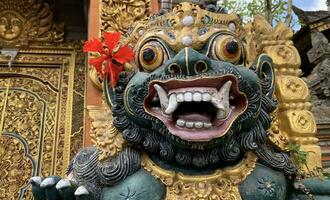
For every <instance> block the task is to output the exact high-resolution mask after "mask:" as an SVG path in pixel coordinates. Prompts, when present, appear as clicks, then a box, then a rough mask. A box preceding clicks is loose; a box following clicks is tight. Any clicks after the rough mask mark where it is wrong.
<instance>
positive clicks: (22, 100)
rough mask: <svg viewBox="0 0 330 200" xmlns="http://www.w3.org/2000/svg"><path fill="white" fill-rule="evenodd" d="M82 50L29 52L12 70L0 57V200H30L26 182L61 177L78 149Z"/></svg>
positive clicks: (65, 47)
mask: <svg viewBox="0 0 330 200" xmlns="http://www.w3.org/2000/svg"><path fill="white" fill-rule="evenodd" d="M81 46H82V43H81V42H76V43H70V44H62V46H58V47H56V48H55V47H52V48H45V47H42V46H35V47H30V48H29V49H25V50H21V51H19V54H18V57H17V59H16V60H14V62H13V65H12V67H11V68H8V67H7V66H6V64H7V58H5V57H3V56H0V115H1V118H0V133H1V135H0V167H2V169H5V170H4V173H1V174H0V180H1V181H0V193H1V194H0V199H32V196H31V193H30V185H29V184H28V180H29V178H30V177H31V176H50V175H53V174H56V175H60V176H64V175H65V173H66V169H67V166H68V164H69V161H70V159H71V156H72V155H73V154H75V153H76V152H77V151H78V149H79V148H81V147H82V144H83V141H82V140H83V139H82V138H83V120H84V118H83V116H84V88H85V65H84V59H85V58H84V55H83V53H82V52H81ZM38 54H40V57H39V59H35V57H37V56H38ZM44 61H45V62H44ZM74 81H77V82H76V83H75V82H74ZM76 109H78V110H80V112H78V111H76ZM73 111H75V113H76V115H75V116H74V115H73ZM15 170H16V171H15ZM18 170H19V173H20V176H17V171H18ZM17 177H19V179H20V181H16V179H17ZM2 181H4V182H2ZM5 183H6V184H5Z"/></svg>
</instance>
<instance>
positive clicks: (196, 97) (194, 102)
mask: <svg viewBox="0 0 330 200" xmlns="http://www.w3.org/2000/svg"><path fill="white" fill-rule="evenodd" d="M247 104H248V100H247V97H246V96H245V94H244V93H242V92H240V91H239V89H238V86H237V80H236V78H235V76H232V75H225V76H219V77H212V78H198V79H192V80H169V81H164V82H162V81H152V82H151V83H150V84H149V93H148V96H147V97H146V98H145V101H144V105H145V109H146V111H147V112H148V113H149V114H151V115H153V116H155V117H157V118H158V119H160V120H161V121H162V122H163V123H164V124H165V125H166V127H167V128H168V129H169V131H170V132H171V134H173V135H175V136H177V137H180V138H181V139H183V140H186V141H196V142H198V141H209V140H211V139H214V138H219V137H221V136H223V135H225V134H226V133H227V131H228V130H229V128H230V126H231V124H232V123H233V121H234V120H235V119H236V118H237V117H238V116H239V115H240V114H242V113H243V112H244V111H245V109H246V108H247Z"/></svg>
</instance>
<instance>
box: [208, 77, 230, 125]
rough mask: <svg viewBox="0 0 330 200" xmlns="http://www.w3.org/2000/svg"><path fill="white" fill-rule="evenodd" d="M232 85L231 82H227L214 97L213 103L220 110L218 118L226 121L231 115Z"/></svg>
mask: <svg viewBox="0 0 330 200" xmlns="http://www.w3.org/2000/svg"><path fill="white" fill-rule="evenodd" d="M231 85H232V82H231V81H227V82H226V83H225V84H224V85H223V86H222V87H221V89H220V91H219V92H218V93H215V94H214V95H213V96H212V100H211V103H212V104H213V105H214V106H215V107H216V108H217V109H218V112H217V118H218V119H224V118H226V117H227V116H228V114H229V110H230V108H229V106H230V105H229V93H230V87H231Z"/></svg>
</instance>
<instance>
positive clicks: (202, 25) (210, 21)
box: [131, 3, 243, 51]
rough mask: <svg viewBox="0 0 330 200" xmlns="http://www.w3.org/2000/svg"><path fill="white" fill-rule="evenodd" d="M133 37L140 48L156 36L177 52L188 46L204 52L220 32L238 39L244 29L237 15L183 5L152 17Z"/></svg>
mask: <svg viewBox="0 0 330 200" xmlns="http://www.w3.org/2000/svg"><path fill="white" fill-rule="evenodd" d="M135 29H136V30H135V31H133V34H132V35H131V37H134V38H137V45H135V46H140V45H141V44H143V43H144V42H145V41H146V40H148V39H149V38H152V37H157V38H161V39H162V40H164V41H165V42H166V43H167V44H168V45H169V46H170V47H171V48H172V49H173V50H174V51H178V50H180V49H182V48H184V47H187V46H189V47H192V48H194V49H200V48H201V47H202V46H204V45H205V43H206V42H207V41H208V40H209V39H210V37H211V36H213V35H214V34H216V33H219V32H224V33H228V34H231V35H234V36H237V37H240V36H241V35H242V32H243V29H242V26H241V24H240V19H239V17H238V15H236V14H233V13H232V14H225V13H213V12H210V11H207V10H203V9H201V8H200V7H199V6H198V5H194V4H191V3H182V4H179V5H178V6H176V7H175V8H174V9H173V11H172V12H170V13H167V14H164V15H162V16H154V17H151V18H150V19H149V20H148V21H145V22H142V23H140V24H138V25H137V26H136V27H135Z"/></svg>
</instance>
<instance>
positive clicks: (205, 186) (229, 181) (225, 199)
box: [142, 152, 257, 200]
mask: <svg viewBox="0 0 330 200" xmlns="http://www.w3.org/2000/svg"><path fill="white" fill-rule="evenodd" d="M256 162H257V156H256V155H254V154H253V153H251V152H249V153H247V154H246V156H245V158H244V159H243V160H242V161H241V162H240V163H238V164H237V165H236V166H233V167H228V168H225V169H223V170H217V171H215V172H214V173H213V174H210V175H196V176H188V175H184V174H182V173H180V172H175V171H168V170H165V169H163V168H161V167H159V166H157V165H156V164H155V163H154V162H153V161H152V160H151V159H150V158H149V157H148V156H147V155H143V158H142V165H143V167H144V168H145V169H146V170H147V171H149V172H150V173H151V174H152V175H153V176H155V177H157V178H158V179H160V180H161V181H162V182H163V183H164V184H165V185H166V187H167V194H166V199H167V200H177V199H190V200H195V199H196V200H197V199H218V200H241V196H240V194H239V191H238V185H239V184H240V183H241V182H242V181H244V180H245V178H246V177H247V176H248V175H250V173H251V172H252V171H253V169H254V168H255V164H256Z"/></svg>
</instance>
